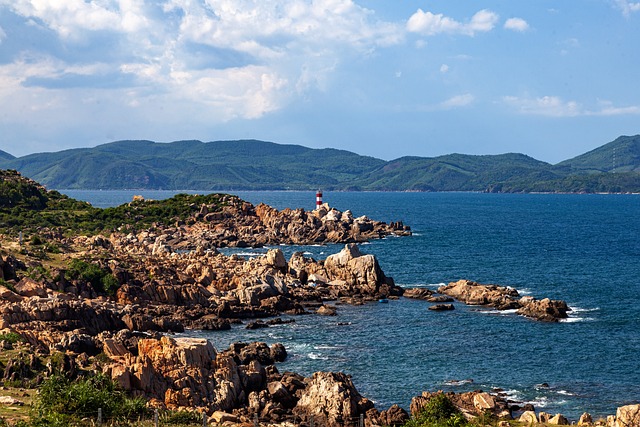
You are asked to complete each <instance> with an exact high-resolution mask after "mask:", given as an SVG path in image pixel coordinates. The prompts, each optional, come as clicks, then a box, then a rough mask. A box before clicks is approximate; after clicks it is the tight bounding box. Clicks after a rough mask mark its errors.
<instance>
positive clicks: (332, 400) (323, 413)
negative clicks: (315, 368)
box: [293, 372, 374, 427]
mask: <svg viewBox="0 0 640 427" xmlns="http://www.w3.org/2000/svg"><path fill="white" fill-rule="evenodd" d="M373 407H374V406H373V402H371V401H370V400H369V399H367V398H365V397H362V396H361V395H360V393H358V391H357V390H356V388H355V387H354V385H353V383H352V382H351V378H350V377H349V376H348V375H346V374H344V373H341V372H338V373H336V372H316V373H315V374H313V375H312V376H311V378H309V379H308V380H307V386H306V387H305V389H304V391H302V393H301V394H300V399H299V400H298V404H297V405H296V407H295V408H294V409H293V412H294V414H295V415H297V416H298V417H300V418H301V419H302V420H303V421H305V422H308V420H309V419H310V417H311V416H313V417H314V420H315V421H316V422H317V423H318V425H326V426H328V427H334V426H335V427H337V426H342V425H344V423H345V422H347V421H349V422H350V421H352V420H356V419H358V417H359V416H360V414H365V413H366V412H367V411H368V410H370V409H373Z"/></svg>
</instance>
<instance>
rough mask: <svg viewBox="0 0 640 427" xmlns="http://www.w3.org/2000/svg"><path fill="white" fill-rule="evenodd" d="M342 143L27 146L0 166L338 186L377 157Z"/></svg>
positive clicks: (200, 181) (59, 174)
mask: <svg viewBox="0 0 640 427" xmlns="http://www.w3.org/2000/svg"><path fill="white" fill-rule="evenodd" d="M384 163H385V162H384V161H383V160H379V159H374V158H372V157H365V156H360V155H357V154H355V153H351V152H348V151H343V150H334V149H322V150H316V149H311V148H307V147H302V146H300V145H281V144H274V143H271V142H264V141H253V140H241V141H216V142H208V143H203V142H200V141H177V142H172V143H156V142H152V141H118V142H113V143H109V144H104V145H100V146H98V147H95V148H82V149H75V150H66V151H61V152H57V153H40V154H31V155H29V156H25V157H21V158H19V159H15V160H12V161H8V162H1V163H0V166H1V167H5V168H15V169H18V170H20V171H21V172H22V173H24V174H25V175H27V176H29V177H31V178H33V179H35V180H37V181H39V182H42V183H43V184H45V185H47V186H49V187H53V188H89V189H121V188H150V189H198V190H221V189H226V190H266V189H278V190H287V189H317V188H318V187H322V188H324V189H327V190H330V189H339V188H341V187H342V185H343V183H344V182H348V181H349V180H352V179H355V178H357V177H359V176H360V175H361V174H362V173H364V172H368V171H370V170H372V169H374V168H376V167H379V166H381V165H383V164H384Z"/></svg>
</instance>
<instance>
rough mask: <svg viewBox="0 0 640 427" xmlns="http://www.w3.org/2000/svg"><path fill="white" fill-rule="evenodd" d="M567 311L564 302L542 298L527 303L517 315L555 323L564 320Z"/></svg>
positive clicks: (567, 308)
mask: <svg viewBox="0 0 640 427" xmlns="http://www.w3.org/2000/svg"><path fill="white" fill-rule="evenodd" d="M568 311H570V309H569V307H568V306H567V303H566V302H564V301H559V300H550V299H549V298H544V299H542V300H539V301H536V300H533V301H530V302H528V303H527V304H526V305H524V306H523V307H521V308H519V309H518V311H517V313H518V314H522V315H523V316H527V317H531V318H533V319H536V320H541V321H544V322H557V321H558V319H566V318H567V317H568V316H567V312H568Z"/></svg>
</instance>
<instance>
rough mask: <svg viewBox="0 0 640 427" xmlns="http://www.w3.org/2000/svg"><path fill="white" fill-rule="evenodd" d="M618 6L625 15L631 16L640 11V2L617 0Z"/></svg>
mask: <svg viewBox="0 0 640 427" xmlns="http://www.w3.org/2000/svg"><path fill="white" fill-rule="evenodd" d="M615 3H616V6H617V7H618V9H620V10H621V11H622V14H623V15H624V16H629V15H631V13H633V12H638V11H640V2H631V1H629V0H615Z"/></svg>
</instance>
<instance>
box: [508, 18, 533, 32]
mask: <svg viewBox="0 0 640 427" xmlns="http://www.w3.org/2000/svg"><path fill="white" fill-rule="evenodd" d="M504 28H505V30H512V31H517V32H519V33H523V32H525V31H527V30H528V29H529V24H528V23H527V21H525V20H524V19H522V18H509V19H507V20H506V21H505V23H504Z"/></svg>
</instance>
